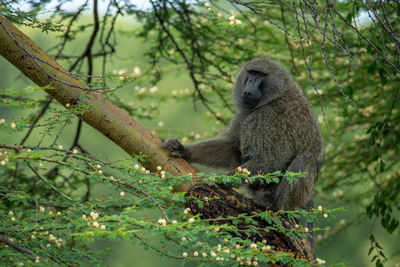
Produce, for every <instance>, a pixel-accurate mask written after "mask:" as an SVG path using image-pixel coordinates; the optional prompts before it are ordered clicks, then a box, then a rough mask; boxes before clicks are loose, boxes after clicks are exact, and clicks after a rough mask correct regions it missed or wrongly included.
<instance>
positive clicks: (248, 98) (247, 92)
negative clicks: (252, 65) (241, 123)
mask: <svg viewBox="0 0 400 267" xmlns="http://www.w3.org/2000/svg"><path fill="white" fill-rule="evenodd" d="M265 76H266V74H264V73H262V72H260V71H256V70H249V71H247V76H246V80H245V83H244V86H243V92H242V100H243V104H244V106H245V107H247V108H253V107H255V106H256V105H257V104H258V102H259V101H260V99H261V97H262V92H263V87H264V86H265V80H264V79H265Z"/></svg>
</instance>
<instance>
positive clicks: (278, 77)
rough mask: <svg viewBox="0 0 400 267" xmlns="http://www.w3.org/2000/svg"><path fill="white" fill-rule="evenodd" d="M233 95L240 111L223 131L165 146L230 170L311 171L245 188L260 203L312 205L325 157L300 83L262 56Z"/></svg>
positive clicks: (241, 78)
mask: <svg viewBox="0 0 400 267" xmlns="http://www.w3.org/2000/svg"><path fill="white" fill-rule="evenodd" d="M232 95H233V101H234V103H235V106H236V108H237V111H236V114H235V116H234V118H233V119H232V120H231V122H230V124H229V126H228V128H227V130H226V131H225V132H224V133H223V134H222V135H221V136H219V137H217V138H216V139H211V140H206V141H201V142H199V143H195V144H188V145H182V144H181V143H180V142H179V141H178V140H177V139H167V140H166V141H165V142H164V143H163V147H164V148H166V149H168V150H170V155H171V156H173V157H179V158H183V159H186V160H187V161H189V162H190V163H198V164H200V165H205V166H209V167H214V168H220V169H223V170H225V171H227V172H228V174H230V175H232V174H234V173H235V170H236V169H237V168H238V167H241V168H242V169H243V168H246V169H248V170H249V171H250V172H251V174H264V173H272V172H275V171H281V172H282V173H284V172H286V171H290V172H306V173H307V174H306V177H305V178H298V179H297V180H296V181H295V182H293V183H289V182H288V180H287V179H285V178H284V177H281V178H280V180H279V183H272V184H268V185H266V186H265V185H262V184H261V183H258V182H255V183H253V184H247V185H246V184H244V185H243V187H244V188H245V189H246V190H245V191H246V192H247V193H245V195H246V196H247V197H250V198H251V199H253V201H254V202H255V203H256V204H258V205H260V206H263V207H269V208H270V209H272V210H280V209H283V210H294V209H300V208H301V209H307V210H310V209H311V208H312V207H313V205H314V201H313V195H312V188H313V186H314V183H315V181H316V180H317V179H318V173H319V170H320V168H321V165H322V161H323V153H322V141H321V135H320V131H319V128H318V125H317V123H316V121H315V117H314V115H313V113H312V110H311V107H310V104H309V102H308V100H307V99H306V97H305V96H304V95H303V93H302V91H301V89H300V88H299V86H298V85H297V84H296V83H295V82H294V81H293V80H292V79H291V77H290V75H289V73H288V72H287V70H286V69H285V68H284V67H283V66H281V65H280V64H278V63H276V62H275V61H273V60H272V59H271V58H269V57H266V56H261V57H257V58H255V59H253V60H250V61H249V62H247V63H245V64H244V66H243V67H242V68H241V69H240V70H239V72H238V74H237V76H236V81H235V85H234V89H233V93H232ZM222 186H223V185H222ZM226 186H227V187H229V185H226Z"/></svg>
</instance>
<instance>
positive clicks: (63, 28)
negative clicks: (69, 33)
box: [60, 26, 68, 32]
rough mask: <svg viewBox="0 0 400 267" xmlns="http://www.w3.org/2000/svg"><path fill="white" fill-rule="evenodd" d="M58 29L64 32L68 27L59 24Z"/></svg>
mask: <svg viewBox="0 0 400 267" xmlns="http://www.w3.org/2000/svg"><path fill="white" fill-rule="evenodd" d="M60 30H62V31H63V32H65V31H66V30H68V27H66V26H61V28H60Z"/></svg>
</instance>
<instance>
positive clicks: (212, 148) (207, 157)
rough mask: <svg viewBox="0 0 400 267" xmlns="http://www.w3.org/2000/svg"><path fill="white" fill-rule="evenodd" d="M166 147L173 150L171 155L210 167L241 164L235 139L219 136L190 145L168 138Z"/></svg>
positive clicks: (165, 143) (231, 166)
mask: <svg viewBox="0 0 400 267" xmlns="http://www.w3.org/2000/svg"><path fill="white" fill-rule="evenodd" d="M164 148H167V149H169V150H171V156H174V157H180V158H184V159H186V160H187V161H189V162H191V163H198V164H201V165H205V166H209V167H214V168H223V169H232V168H236V167H237V166H239V164H240V152H239V148H238V146H237V143H236V142H235V141H234V140H233V139H224V138H217V139H211V140H206V141H202V142H199V143H196V144H189V145H182V144H181V143H179V141H178V140H176V139H168V140H166V141H165V142H164Z"/></svg>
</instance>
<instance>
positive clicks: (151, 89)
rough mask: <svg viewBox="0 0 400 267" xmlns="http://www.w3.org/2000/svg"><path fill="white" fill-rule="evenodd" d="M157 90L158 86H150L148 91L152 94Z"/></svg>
mask: <svg viewBox="0 0 400 267" xmlns="http://www.w3.org/2000/svg"><path fill="white" fill-rule="evenodd" d="M157 91H158V88H157V87H151V88H150V89H149V92H150V93H151V94H153V93H155V92H157Z"/></svg>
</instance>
